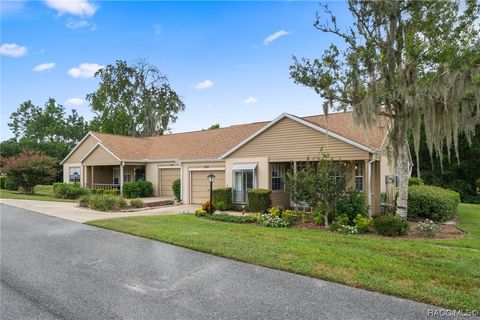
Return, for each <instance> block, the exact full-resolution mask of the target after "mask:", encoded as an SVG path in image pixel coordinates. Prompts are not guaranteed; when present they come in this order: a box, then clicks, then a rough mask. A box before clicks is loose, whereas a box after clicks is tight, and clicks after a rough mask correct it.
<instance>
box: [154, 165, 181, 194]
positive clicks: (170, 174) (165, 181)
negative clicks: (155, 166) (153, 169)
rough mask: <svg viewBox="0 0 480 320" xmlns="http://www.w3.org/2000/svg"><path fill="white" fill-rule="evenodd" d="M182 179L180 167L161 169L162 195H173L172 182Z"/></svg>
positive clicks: (160, 184) (160, 183)
mask: <svg viewBox="0 0 480 320" xmlns="http://www.w3.org/2000/svg"><path fill="white" fill-rule="evenodd" d="M177 179H180V169H179V168H168V169H159V180H160V182H159V184H158V186H159V189H160V190H159V192H158V194H159V195H160V196H166V197H173V196H174V194H173V189H172V183H173V181H175V180H177Z"/></svg>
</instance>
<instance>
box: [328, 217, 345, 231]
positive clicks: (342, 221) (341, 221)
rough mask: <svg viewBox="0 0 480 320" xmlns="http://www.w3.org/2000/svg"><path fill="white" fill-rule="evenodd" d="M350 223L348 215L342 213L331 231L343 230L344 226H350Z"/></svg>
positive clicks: (331, 227) (334, 222)
mask: <svg viewBox="0 0 480 320" xmlns="http://www.w3.org/2000/svg"><path fill="white" fill-rule="evenodd" d="M349 222H350V218H349V217H348V215H347V214H346V213H342V214H341V215H339V216H338V217H336V218H335V220H334V221H333V223H332V225H331V226H330V230H332V231H338V229H340V228H342V226H348V224H349Z"/></svg>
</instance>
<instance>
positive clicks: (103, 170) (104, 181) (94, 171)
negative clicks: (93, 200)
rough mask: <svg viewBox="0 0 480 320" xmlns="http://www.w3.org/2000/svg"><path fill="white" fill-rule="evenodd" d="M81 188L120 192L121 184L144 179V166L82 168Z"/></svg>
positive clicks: (95, 166)
mask: <svg viewBox="0 0 480 320" xmlns="http://www.w3.org/2000/svg"><path fill="white" fill-rule="evenodd" d="M83 172H84V179H83V186H84V187H87V188H90V189H92V190H120V191H121V190H122V189H123V183H125V182H133V181H138V180H140V179H145V165H143V164H123V165H91V166H84V170H83Z"/></svg>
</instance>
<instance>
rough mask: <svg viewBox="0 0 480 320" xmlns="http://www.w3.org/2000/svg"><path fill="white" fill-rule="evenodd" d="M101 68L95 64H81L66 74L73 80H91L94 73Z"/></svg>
mask: <svg viewBox="0 0 480 320" xmlns="http://www.w3.org/2000/svg"><path fill="white" fill-rule="evenodd" d="M101 68H103V66H102V65H99V64H97V63H81V64H79V65H78V67H74V68H71V69H70V70H68V74H69V75H70V76H71V77H73V78H93V76H94V75H95V72H97V71H98V70H99V69H101Z"/></svg>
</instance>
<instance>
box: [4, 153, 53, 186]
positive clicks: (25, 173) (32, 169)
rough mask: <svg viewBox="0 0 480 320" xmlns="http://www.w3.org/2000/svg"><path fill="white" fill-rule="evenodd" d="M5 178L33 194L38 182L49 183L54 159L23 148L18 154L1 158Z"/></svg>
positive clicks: (51, 177)
mask: <svg viewBox="0 0 480 320" xmlns="http://www.w3.org/2000/svg"><path fill="white" fill-rule="evenodd" d="M1 161H2V163H3V171H4V172H6V173H7V179H8V180H9V181H11V182H12V183H13V184H15V185H18V186H19V187H21V188H22V189H23V190H22V192H24V193H26V194H33V191H34V188H35V186H36V185H38V184H46V183H50V182H51V181H52V179H53V178H54V176H55V172H56V170H55V164H56V160H55V159H54V158H52V157H49V156H46V155H41V154H39V153H36V152H34V151H30V150H25V151H23V152H22V153H20V154H19V155H18V156H14V157H10V158H2V160H1Z"/></svg>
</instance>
